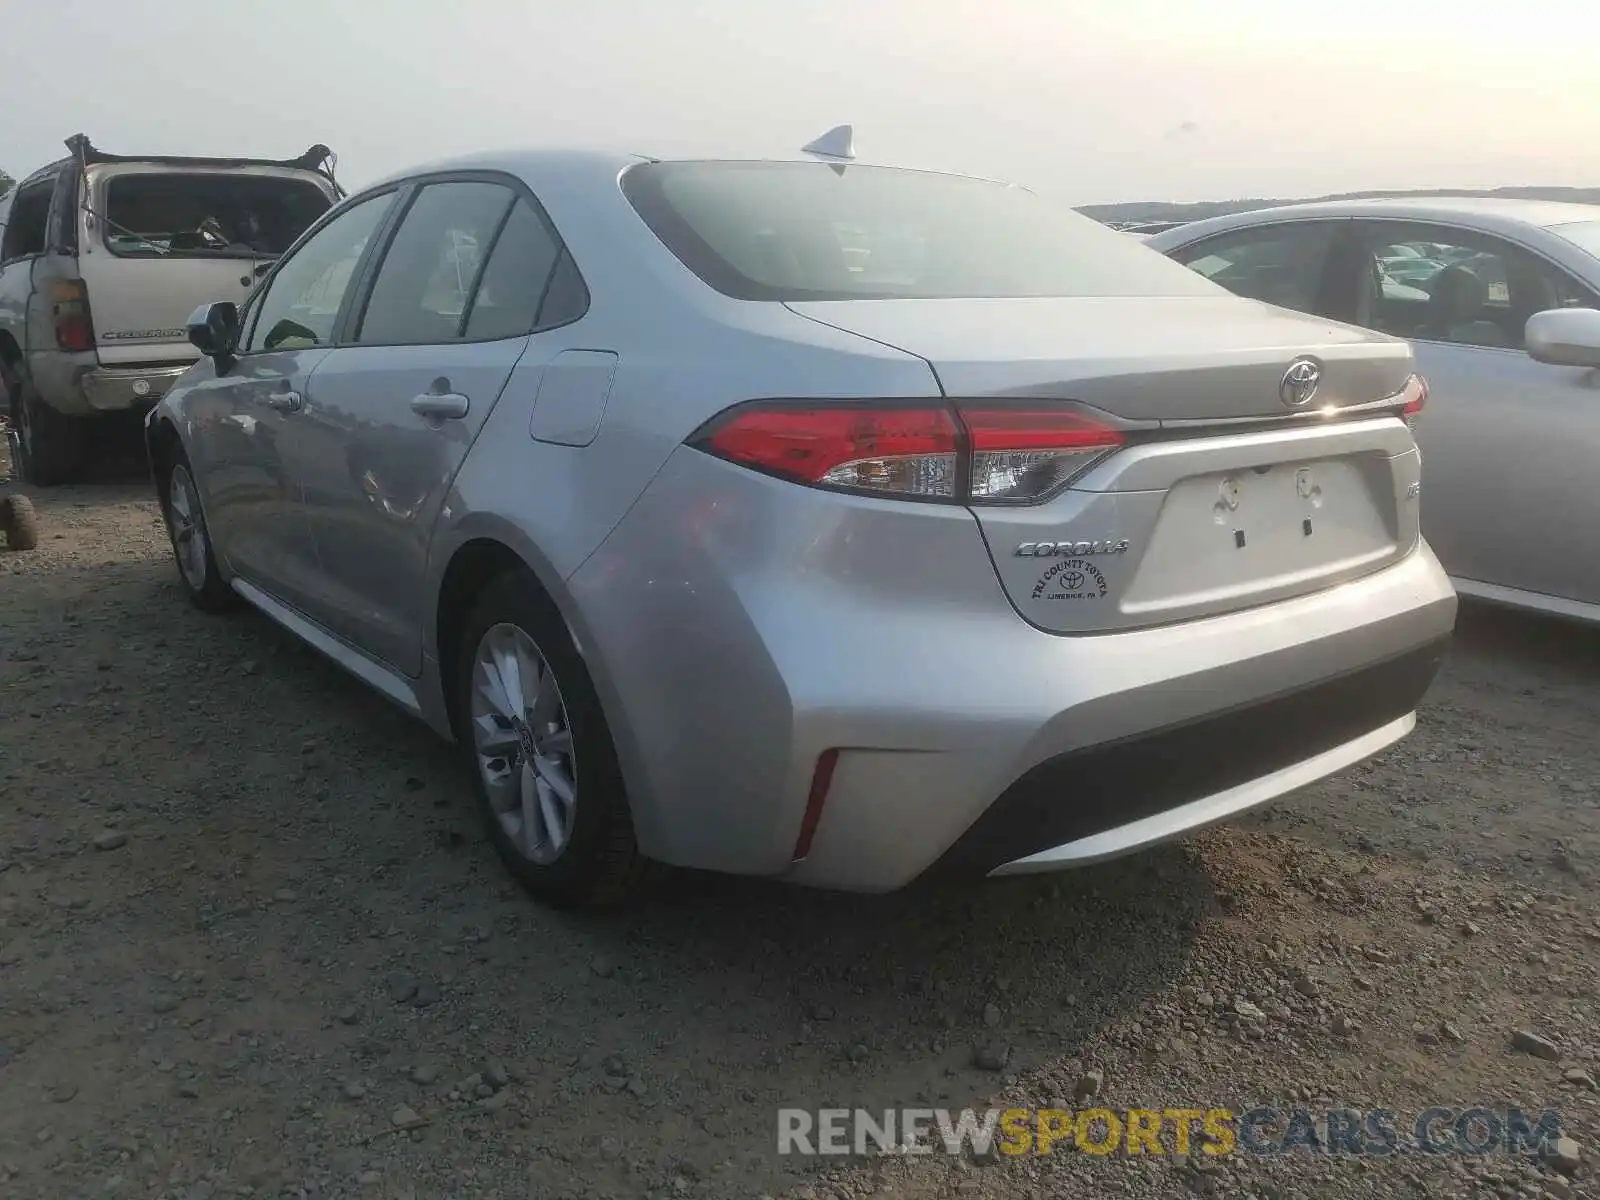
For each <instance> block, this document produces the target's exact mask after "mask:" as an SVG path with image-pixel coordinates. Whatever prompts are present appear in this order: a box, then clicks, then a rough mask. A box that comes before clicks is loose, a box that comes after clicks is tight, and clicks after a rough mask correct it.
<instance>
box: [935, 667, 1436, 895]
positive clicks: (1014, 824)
mask: <svg viewBox="0 0 1600 1200" xmlns="http://www.w3.org/2000/svg"><path fill="white" fill-rule="evenodd" d="M1447 647H1448V639H1447V638H1446V639H1440V640H1439V641H1437V642H1434V643H1430V644H1428V645H1424V646H1420V647H1418V648H1417V649H1415V650H1411V651H1408V652H1406V653H1404V654H1402V655H1399V656H1398V657H1396V658H1391V659H1388V660H1387V661H1383V662H1377V663H1371V664H1367V665H1363V666H1361V667H1358V668H1356V669H1355V670H1351V671H1348V672H1345V673H1344V674H1341V675H1338V676H1335V677H1333V678H1331V679H1327V680H1324V681H1322V682H1319V683H1315V684H1312V685H1311V686H1309V687H1303V688H1300V689H1298V690H1295V691H1291V692H1288V693H1286V694H1283V695H1277V696H1272V697H1268V698H1264V699H1261V700H1258V701H1256V702H1254V703H1251V704H1247V705H1244V706H1243V707H1240V708H1236V709H1233V710H1232V711H1229V712H1222V713H1217V714H1215V715H1212V716H1207V717H1203V718H1201V719H1199V720H1196V721H1191V722H1188V723H1186V724H1182V725H1177V726H1171V727H1168V728H1164V729H1155V730H1149V731H1146V732H1143V733H1139V734H1136V735H1134V736H1132V737H1128V738H1124V739H1122V740H1120V741H1116V742H1112V743H1109V744H1103V745H1099V746H1093V747H1088V748H1085V749H1083V750H1077V751H1071V752H1069V753H1066V754H1062V755H1058V756H1056V757H1054V758H1051V759H1048V760H1046V761H1045V762H1043V763H1041V764H1040V765H1038V766H1037V767H1034V768H1033V769H1032V770H1031V771H1029V772H1027V773H1026V774H1025V775H1023V776H1022V778H1020V779H1018V780H1017V781H1016V782H1015V783H1013V784H1012V785H1011V786H1010V787H1009V788H1007V789H1006V790H1005V792H1004V793H1003V794H1002V795H1001V796H1000V798H999V799H997V800H996V801H995V802H994V804H992V805H991V806H990V807H989V808H988V809H987V810H986V811H985V812H984V814H983V815H982V816H981V817H979V818H978V820H977V821H975V822H974V823H973V825H972V827H971V828H969V829H968V830H967V832H966V833H965V834H963V835H962V836H961V838H960V840H958V841H957V842H956V844H955V845H953V846H952V847H951V848H950V849H949V850H948V851H946V852H945V854H944V856H943V857H942V858H941V859H940V862H939V864H938V866H939V868H940V869H944V870H952V871H958V872H960V871H965V872H970V873H975V874H982V873H993V874H999V875H1011V874H1023V873H1028V872H1032V871H1044V870H1052V869H1057V868H1061V867H1069V866H1076V865H1082V864H1086V863H1090V862H1096V861H1099V860H1101V859H1106V858H1113V857H1116V856H1117V855H1119V854H1126V853H1129V852H1131V851H1134V850H1139V849H1142V848H1144V847H1146V846H1151V845H1155V844H1156V843H1158V842H1163V841H1166V840H1169V839H1170V838H1173V837H1178V836H1181V835H1183V834H1186V833H1190V832H1193V831H1194V830H1196V829H1199V828H1202V827H1204V826H1206V825H1212V824H1216V823H1217V822H1219V821H1224V820H1227V819H1229V818H1231V817H1234V816H1237V815H1239V814H1240V813H1243V812H1246V811H1248V810H1249V809H1251V808H1254V807H1256V806H1258V805H1260V804H1265V803H1267V802H1269V801H1271V800H1274V799H1276V798H1278V797H1279V796H1282V795H1284V794H1285V793H1287V792H1290V791H1293V790H1295V789H1297V788H1300V787H1304V786H1305V785H1307V784H1310V783H1315V782H1316V781H1317V780H1319V779H1323V778H1326V777H1327V776H1329V775H1332V774H1334V773H1336V772H1338V771H1341V770H1343V769H1345V768H1346V767H1349V766H1351V765H1352V764H1353V763H1356V762H1360V761H1361V760H1362V759H1364V758H1367V757H1370V756H1371V755H1373V754H1376V753H1378V752H1379V751H1381V750H1384V749H1386V748H1387V747H1389V746H1390V745H1392V744H1393V743H1395V742H1396V741H1399V740H1400V738H1402V737H1404V736H1405V735H1406V734H1407V733H1409V732H1410V731H1411V728H1412V726H1413V725H1414V724H1415V723H1416V718H1415V716H1414V715H1413V714H1414V710H1415V709H1416V706H1417V703H1418V702H1419V701H1420V700H1421V699H1422V696H1423V694H1424V693H1425V692H1426V691H1427V690H1428V687H1429V685H1430V684H1431V683H1432V682H1433V678H1434V676H1435V675H1436V674H1437V673H1438V670H1439V666H1440V664H1441V663H1442V662H1443V660H1444V656H1445V651H1446V649H1447Z"/></svg>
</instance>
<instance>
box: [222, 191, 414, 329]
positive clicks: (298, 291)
mask: <svg viewBox="0 0 1600 1200" xmlns="http://www.w3.org/2000/svg"><path fill="white" fill-rule="evenodd" d="M394 197H395V194H394V193H393V192H385V193H383V194H382V195H379V196H373V197H370V198H369V199H366V200H361V201H358V202H357V203H356V204H355V205H353V206H352V207H350V208H348V209H346V210H345V211H344V212H342V213H340V214H339V215H338V216H336V217H334V218H333V220H331V221H329V222H328V223H327V224H326V225H324V226H323V227H322V228H321V229H319V230H318V231H317V232H316V233H315V234H313V235H312V236H311V238H310V239H309V240H308V241H306V243H305V244H304V245H302V246H301V247H300V248H299V249H298V250H296V251H295V252H294V253H293V254H292V255H290V256H289V257H288V258H287V259H285V260H284V261H283V263H282V264H281V265H280V266H279V267H278V270H277V272H276V273H275V274H274V275H273V277H272V280H271V282H270V283H268V284H267V289H266V292H265V293H264V294H263V295H262V297H261V303H260V304H259V305H258V312H259V315H258V316H257V318H256V321H255V325H254V327H253V328H252V329H251V330H250V333H249V337H248V339H247V343H246V345H245V347H244V350H245V351H246V352H247V353H248V352H250V351H252V350H303V349H306V348H307V347H309V346H323V345H326V344H328V343H329V342H331V341H332V340H333V329H334V325H335V323H336V322H337V321H338V319H339V309H340V306H341V305H342V304H343V303H344V297H345V293H346V292H347V291H348V290H349V288H350V283H351V278H352V276H353V275H354V274H355V269H356V265H357V264H358V263H360V261H361V256H362V254H363V253H364V252H365V251H366V248H367V242H368V241H369V240H370V239H371V237H372V235H373V234H374V233H375V232H377V229H378V227H379V225H381V224H382V223H383V218H384V216H385V215H386V214H387V213H388V211H389V206H390V205H391V204H393V203H394Z"/></svg>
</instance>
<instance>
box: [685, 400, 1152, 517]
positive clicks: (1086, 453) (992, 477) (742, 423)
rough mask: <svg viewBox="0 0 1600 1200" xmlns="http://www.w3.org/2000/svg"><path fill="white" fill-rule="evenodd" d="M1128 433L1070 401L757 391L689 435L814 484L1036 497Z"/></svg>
mask: <svg viewBox="0 0 1600 1200" xmlns="http://www.w3.org/2000/svg"><path fill="white" fill-rule="evenodd" d="M1123 441H1124V437H1123V434H1122V432H1121V431H1120V430H1118V429H1116V428H1115V427H1113V426H1111V425H1108V424H1106V423H1105V422H1103V421H1101V420H1099V419H1097V418H1095V417H1093V416H1090V415H1089V414H1087V413H1084V412H1081V411H1079V410H1077V409H1073V408H1067V407H1046V406H1042V405H1037V404H1035V405H1032V406H1026V407H1024V406H1020V405H1014V404H1009V405H1008V404H997V403H984V402H969V401H958V402H956V403H955V404H953V405H944V404H940V405H929V404H922V405H913V404H905V403H899V402H883V403H854V402H852V403H833V404H805V403H774V402H770V401H757V402H755V403H753V404H745V405H741V406H739V407H737V408H733V409H730V410H729V411H727V412H726V413H723V414H722V415H721V416H720V417H718V418H716V419H715V420H714V421H712V422H711V423H710V424H709V425H708V426H706V427H705V428H704V429H702V430H701V431H700V432H699V433H697V434H696V435H694V436H693V437H691V438H690V439H689V444H690V445H692V446H694V447H696V448H697V449H700V450H704V451H705V452H706V453H708V454H714V455H716V456H717V457H718V458H723V459H726V460H727V461H729V462H733V463H738V464H740V465H741V466H746V467H751V468H753V469H754V470H757V471H763V472H765V473H767V474H769V475H776V476H778V477H779V478H781V479H788V480H790V481H792V482H794V483H803V484H806V485H808V486H811V487H821V488H830V489H833V490H837V491H848V492H864V493H869V494H872V495H885V496H893V497H896V498H898V499H907V500H944V501H955V502H961V503H971V504H1034V503H1037V502H1039V501H1040V500H1044V499H1047V498H1048V497H1049V496H1052V495H1054V494H1055V493H1056V492H1058V491H1060V490H1061V489H1062V488H1063V487H1065V486H1066V485H1067V484H1068V483H1070V482H1071V481H1072V480H1073V479H1074V478H1075V477H1077V476H1078V475H1081V474H1082V473H1083V472H1084V470H1086V469H1087V468H1088V467H1089V465H1090V464H1091V463H1093V462H1095V461H1096V460H1097V459H1099V458H1102V457H1103V456H1105V455H1106V454H1108V453H1110V452H1111V451H1113V450H1115V449H1116V448H1117V447H1119V446H1121V445H1122V444H1123Z"/></svg>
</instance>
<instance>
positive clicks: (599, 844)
mask: <svg viewBox="0 0 1600 1200" xmlns="http://www.w3.org/2000/svg"><path fill="white" fill-rule="evenodd" d="M507 627H514V628H515V629H516V630H520V631H521V632H522V633H523V634H526V635H527V637H528V638H529V639H530V640H531V641H532V643H533V644H534V647H535V648H536V649H537V652H538V654H539V655H540V656H542V657H543V659H544V662H545V663H546V664H548V667H549V669H550V670H551V671H552V672H553V674H554V678H555V680H556V683H557V685H558V687H559V696H560V703H561V705H562V706H563V707H564V709H565V713H566V717H565V726H566V728H567V730H568V731H570V735H571V737H570V744H571V746H572V757H571V766H572V767H573V768H574V769H573V771H572V774H573V778H574V783H575V789H574V790H575V793H576V800H575V802H574V804H573V806H572V814H573V815H572V818H571V820H572V825H571V830H570V833H569V835H568V839H567V840H566V842H565V845H564V848H563V849H562V850H561V851H560V853H559V856H558V857H556V858H555V859H554V861H547V862H542V863H541V862H536V861H534V860H533V859H532V858H531V857H530V856H529V855H528V853H526V852H525V849H524V847H523V846H520V845H519V844H518V842H517V841H515V840H513V838H512V836H511V835H510V833H508V831H507V829H506V828H505V826H504V825H503V824H502V822H501V818H500V816H499V815H497V809H496V808H495V804H494V802H493V800H492V799H491V797H490V790H489V784H488V783H487V782H486V780H485V768H484V767H483V766H482V760H480V754H479V747H478V742H477V740H476V738H475V735H474V728H473V725H474V720H473V692H474V688H475V672H476V671H477V669H478V664H479V657H480V651H481V650H484V649H485V637H486V635H488V634H489V633H490V631H492V630H498V631H500V636H503V635H504V631H505V630H506V628H507ZM458 645H459V651H458V653H457V655H456V661H455V666H456V670H455V679H454V680H453V681H452V684H453V687H454V689H455V693H454V694H455V697H456V704H455V719H456V734H457V738H458V741H459V744H460V746H461V749H462V754H463V757H464V758H465V759H466V761H467V765H468V768H469V770H470V771H471V773H472V780H473V785H474V788H475V791H476V794H477V797H478V804H479V808H480V810H481V812H482V815H483V819H484V822H485V825H486V827H487V829H488V832H489V838H490V840H491V841H492V842H493V843H494V847H495V850H496V852H497V853H498V854H499V855H500V858H501V861H502V862H504V863H505V865H506V868H507V869H508V870H509V871H510V872H511V874H512V875H513V876H515V877H516V879H517V880H518V882H520V883H521V884H522V885H523V886H524V887H525V888H526V889H527V890H528V891H530V892H531V893H533V894H534V895H535V896H537V897H538V898H540V899H542V900H544V901H546V902H548V903H550V904H553V905H556V906H560V907H611V906H615V905H619V904H622V903H625V902H626V901H628V900H630V899H632V898H633V897H634V896H636V895H637V894H638V893H639V891H640V890H641V888H642V886H643V885H644V883H645V882H646V881H647V880H648V879H649V878H650V876H651V875H652V874H653V872H652V870H651V864H650V863H649V862H648V860H646V859H645V858H644V857H643V856H642V855H641V854H640V853H639V847H638V843H637V842H636V841H635V839H634V833H633V821H632V816H631V813H630V812H629V808H628V797H627V792H626V789H625V787H624V785H623V780H622V769H621V767H620V765H619V764H618V761H617V755H616V749H615V747H614V745H613V743H612V739H611V731H610V729H609V728H608V727H607V725H606V720H605V715H604V714H603V713H602V712H601V708H600V699H599V696H598V695H597V694H596V692H595V688H594V683H593V681H592V680H591V679H590V677H589V671H588V668H587V667H586V666H585V665H584V662H583V659H582V658H581V657H580V656H579V654H578V651H577V649H576V647H575V646H574V645H573V643H572V638H571V636H570V635H569V634H568V632H567V626H566V622H565V621H564V620H563V619H562V617H561V614H560V613H559V611H558V610H557V609H556V607H555V605H554V604H553V603H552V602H551V601H550V599H549V597H548V596H547V595H546V594H545V592H544V590H543V589H542V588H541V587H540V586H539V584H538V582H537V580H536V579H535V578H534V576H533V575H532V574H531V573H530V572H526V571H516V572H512V573H510V574H507V575H502V576H500V577H498V578H496V579H495V580H493V581H492V582H491V583H490V584H489V585H488V586H487V587H485V589H484V590H483V592H482V594H480V595H479V597H478V599H477V601H476V603H475V604H474V605H473V606H472V608H471V610H470V611H469V613H468V615H467V618H466V620H465V622H464V623H463V626H462V628H461V629H460V630H459V642H458ZM525 715H526V714H525ZM519 753H520V751H519ZM502 795H504V793H502Z"/></svg>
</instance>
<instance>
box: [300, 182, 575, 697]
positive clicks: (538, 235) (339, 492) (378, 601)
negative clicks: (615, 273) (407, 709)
mask: <svg viewBox="0 0 1600 1200" xmlns="http://www.w3.org/2000/svg"><path fill="white" fill-rule="evenodd" d="M404 203H405V205H406V208H405V211H404V215H403V216H402V217H401V218H400V220H399V221H398V222H397V223H396V224H395V225H394V227H393V230H392V233H391V234H390V236H389V237H388V240H387V243H388V244H387V245H386V246H385V247H384V249H383V251H382V253H381V256H378V257H376V258H375V259H374V261H373V263H372V264H371V265H370V266H369V268H368V269H367V271H366V272H365V273H364V274H365V275H366V280H365V282H364V284H363V298H362V301H361V303H360V306H359V309H358V310H357V311H353V312H352V313H351V315H350V317H349V318H348V327H347V333H346V334H345V336H344V337H343V338H342V339H341V343H340V345H339V346H338V348H337V349H335V350H334V351H333V353H331V354H330V355H329V356H328V358H327V360H326V361H325V362H324V363H323V364H322V366H321V367H320V368H319V369H318V370H317V373H316V375H315V377H314V378H313V379H312V381H311V392H310V395H309V396H308V397H307V404H306V410H305V412H304V414H303V415H302V426H303V429H304V430H305V434H306V436H307V437H308V438H310V439H311V441H312V446H311V450H310V453H311V456H312V458H313V459H314V462H315V466H314V468H313V469H312V471H311V472H310V473H309V474H308V475H307V479H306V506H307V507H306V511H307V514H308V516H309V518H310V520H311V525H312V529H313V532H314V536H315V538H316V542H317V547H318V551H319V557H320V560H321V562H322V565H323V575H322V578H321V581H320V582H321V586H320V588H319V591H318V594H317V596H316V598H315V601H314V607H313V608H312V610H310V615H312V616H313V617H314V618H315V619H316V620H317V621H318V622H320V623H321V624H323V625H324V626H326V627H327V628H328V629H329V630H331V631H332V632H333V633H335V634H337V635H339V636H340V637H342V638H344V639H345V640H347V641H348V642H350V643H352V644H353V645H355V646H356V647H357V648H359V649H361V650H362V651H364V652H366V653H367V654H369V655H371V656H372V657H374V658H376V659H378V660H380V661H382V662H384V663H387V664H388V665H390V666H392V667H395V668H397V669H399V670H400V671H402V672H405V673H407V674H412V675H415V674H416V673H418V672H419V671H420V670H421V666H422V647H423V620H424V613H425V612H426V611H427V609H428V605H427V598H426V597H425V596H424V594H423V580H424V578H425V576H426V568H427V559H428V545H429V538H430V536H431V534H432V531H433V527H434V524H435V522H436V520H437V518H438V515H439V511H440V509H441V507H442V506H443V503H444V497H445V495H446V493H447V492H448V490H449V487H450V484H451V482H452V480H453V479H454V478H455V475H456V472H457V470H458V469H459V468H460V466H461V463H462V461H463V460H464V459H465V457H466V454H467V451H468V449H469V448H470V447H471V445H472V443H473V440H474V439H475V438H476V437H477V436H478V432H479V431H480V430H481V429H482V428H483V424H484V421H485V420H486V419H487V418H488V415H489V412H490V410H491V409H492V408H493V406H494V404H495V402H496V401H497V399H498V398H499V396H500V393H501V391H502V389H503V388H504V387H505V385H506V381H507V379H508V378H509V377H510V376H511V373H512V369H513V368H514V367H516V366H517V364H518V360H519V359H520V358H522V356H523V355H524V353H525V352H528V351H529V346H530V335H532V338H531V340H532V341H533V342H535V343H537V342H539V341H540V337H539V335H537V334H534V330H535V328H536V327H538V328H541V329H543V328H548V327H550V326H552V325H561V324H566V323H570V321H572V320H573V319H575V317H576V315H579V314H580V313H581V311H582V310H581V308H580V307H575V303H574V296H575V295H577V294H578V293H577V292H575V291H574V289H573V288H572V287H571V286H565V287H562V286H555V284H559V283H560V281H561V280H563V279H566V280H567V281H568V283H569V285H570V282H571V280H572V279H573V278H574V276H573V275H572V274H571V270H570V264H571V260H570V257H568V256H567V255H566V254H565V252H564V250H563V249H562V246H561V243H560V241H559V240H558V238H557V236H556V234H555V231H554V229H553V227H552V226H551V225H550V224H549V221H548V219H547V218H546V216H545V215H544V213H543V211H542V210H541V209H540V208H539V206H538V205H537V202H536V201H535V200H534V199H533V197H532V196H530V195H528V194H527V193H526V192H524V191H523V190H521V188H520V185H516V184H513V183H512V182H511V181H509V180H507V179H505V178H501V177H497V176H489V177H477V176H472V177H459V176H457V177H446V178H442V179H435V180H432V181H428V182H425V183H422V184H420V185H414V186H413V187H411V188H410V189H408V194H407V197H406V199H405V201H404ZM562 263H564V264H565V265H566V268H567V269H566V270H565V271H564V270H562V269H558V267H559V266H560V264H562ZM580 287H581V285H580ZM583 303H584V304H586V300H585V301H584V302H583ZM545 346H546V348H547V349H549V343H548V340H546V342H545ZM541 352H542V351H541ZM550 352H551V353H553V352H554V351H553V349H550ZM520 377H521V373H520V372H519V378H520Z"/></svg>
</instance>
